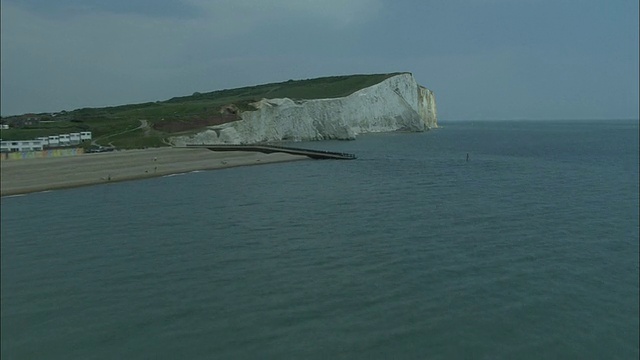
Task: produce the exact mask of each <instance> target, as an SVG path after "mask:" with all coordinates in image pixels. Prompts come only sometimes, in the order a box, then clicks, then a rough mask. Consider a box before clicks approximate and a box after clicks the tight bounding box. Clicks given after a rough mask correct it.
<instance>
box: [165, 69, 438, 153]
mask: <svg viewBox="0 0 640 360" xmlns="http://www.w3.org/2000/svg"><path fill="white" fill-rule="evenodd" d="M254 106H255V107H256V110H255V111H246V112H243V113H242V114H241V117H242V120H239V121H235V122H231V123H227V124H223V125H217V126H212V127H209V128H208V129H207V130H205V131H203V132H200V133H198V134H194V135H190V136H179V137H174V138H171V139H170V140H171V142H172V143H173V144H175V145H185V144H203V143H204V144H253V143H259V142H269V141H280V140H295V141H303V140H325V139H344V140H347V139H354V138H355V137H356V136H357V135H358V134H363V133H371V132H390V131H398V130H402V131H425V130H428V129H431V128H436V127H437V126H438V123H437V111H436V103H435V96H434V94H433V92H432V91H431V90H429V89H427V88H425V87H422V86H420V85H418V84H417V82H416V81H415V79H414V78H413V75H411V74H409V73H405V74H400V75H396V76H392V77H390V78H388V79H386V80H384V81H382V82H380V83H378V84H376V85H373V86H370V87H367V88H364V89H361V90H359V91H356V92H354V93H353V94H351V95H349V96H345V97H341V98H331V99H313V100H300V101H294V100H291V99H288V98H282V99H262V100H261V101H259V102H257V103H255V104H254Z"/></svg>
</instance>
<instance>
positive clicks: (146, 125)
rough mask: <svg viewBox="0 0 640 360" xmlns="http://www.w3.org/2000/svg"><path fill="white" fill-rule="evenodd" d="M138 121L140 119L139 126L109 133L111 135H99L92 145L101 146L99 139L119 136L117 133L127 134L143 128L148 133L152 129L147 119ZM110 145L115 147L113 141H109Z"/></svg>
mask: <svg viewBox="0 0 640 360" xmlns="http://www.w3.org/2000/svg"><path fill="white" fill-rule="evenodd" d="M138 121H140V126H138V127H136V128H134V129H130V130H125V131H121V132H119V133H115V134H109V135H105V136H101V137H99V138H97V139H94V140H92V141H91V145H92V146H98V147H99V146H101V145H100V144H98V140H105V139H108V138H111V137H114V136H117V135H122V134H126V133H129V132H132V131H136V130H141V129H144V130H145V135H146V134H147V133H148V132H149V129H150V128H149V122H148V121H147V120H138ZM108 145H109V146H111V147H115V146H113V143H111V142H110V143H108Z"/></svg>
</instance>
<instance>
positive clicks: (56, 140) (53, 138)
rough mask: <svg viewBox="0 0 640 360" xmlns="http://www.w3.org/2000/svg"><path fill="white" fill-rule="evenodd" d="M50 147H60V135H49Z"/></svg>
mask: <svg viewBox="0 0 640 360" xmlns="http://www.w3.org/2000/svg"><path fill="white" fill-rule="evenodd" d="M49 146H60V137H59V136H58V135H49Z"/></svg>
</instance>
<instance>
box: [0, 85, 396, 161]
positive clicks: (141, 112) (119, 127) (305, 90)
mask: <svg viewBox="0 0 640 360" xmlns="http://www.w3.org/2000/svg"><path fill="white" fill-rule="evenodd" d="M397 74H399V73H392V74H376V75H348V76H332V77H323V78H317V79H307V80H289V81H286V82H281V83H272V84H264V85H256V86H248V87H243V88H237V89H227V90H219V91H213V92H208V93H194V94H192V95H190V96H181V97H175V98H172V99H169V100H166V101H156V102H149V103H142V104H130V105H121V106H113V107H103V108H83V109H77V110H73V111H68V112H67V111H63V112H60V113H55V114H30V115H29V116H32V117H33V116H37V117H38V118H39V120H40V121H39V122H37V123H35V124H30V125H24V126H22V127H18V128H15V127H12V128H10V129H4V130H2V132H1V137H2V139H3V140H29V139H34V138H36V137H40V136H48V135H56V134H62V133H71V132H80V131H91V132H92V134H93V139H94V141H93V142H94V144H98V145H103V146H109V145H110V146H115V147H117V148H122V149H131V148H144V147H157V146H165V145H166V144H165V141H164V139H166V138H167V137H169V136H171V135H175V134H179V133H189V132H196V131H199V130H201V129H203V128H205V127H207V126H211V125H217V124H222V123H226V122H230V121H235V120H239V119H240V117H239V114H240V113H241V112H242V111H251V110H252V109H253V107H252V106H251V105H250V103H252V102H256V101H259V100H260V99H263V98H268V99H269V98H271V99H273V98H283V97H288V98H291V99H294V100H304V99H320V98H336V97H343V96H347V95H349V94H352V93H353V92H355V91H357V90H360V89H362V88H365V87H368V86H372V85H375V84H377V83H379V82H381V81H383V80H385V79H387V78H389V77H391V76H394V75H397ZM12 118H13V119H19V118H20V117H10V118H3V119H2V121H3V123H9V122H10V121H11V119H12Z"/></svg>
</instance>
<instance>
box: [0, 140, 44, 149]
mask: <svg viewBox="0 0 640 360" xmlns="http://www.w3.org/2000/svg"><path fill="white" fill-rule="evenodd" d="M43 145H44V142H43V141H42V140H6V141H5V140H3V141H0V152H14V151H35V150H42V148H43Z"/></svg>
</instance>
